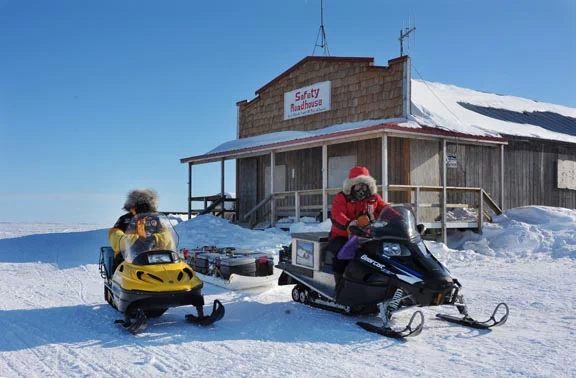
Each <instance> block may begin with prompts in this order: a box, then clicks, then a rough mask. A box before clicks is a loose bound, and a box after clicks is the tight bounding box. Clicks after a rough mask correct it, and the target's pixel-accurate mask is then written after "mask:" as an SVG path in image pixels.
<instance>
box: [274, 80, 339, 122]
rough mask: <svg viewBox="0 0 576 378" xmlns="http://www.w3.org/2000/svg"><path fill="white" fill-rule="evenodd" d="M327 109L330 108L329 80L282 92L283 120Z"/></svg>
mask: <svg viewBox="0 0 576 378" xmlns="http://www.w3.org/2000/svg"><path fill="white" fill-rule="evenodd" d="M327 110H330V82H329V81H323V82H321V83H316V84H313V85H310V86H308V87H303V88H299V89H296V90H293V91H292V92H287V93H284V120H287V119H292V118H298V117H303V116H307V115H310V114H315V113H320V112H325V111H327Z"/></svg>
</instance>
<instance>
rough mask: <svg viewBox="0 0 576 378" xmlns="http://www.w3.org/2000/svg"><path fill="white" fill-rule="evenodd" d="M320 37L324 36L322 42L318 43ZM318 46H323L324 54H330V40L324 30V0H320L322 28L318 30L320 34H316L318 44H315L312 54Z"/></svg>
mask: <svg viewBox="0 0 576 378" xmlns="http://www.w3.org/2000/svg"><path fill="white" fill-rule="evenodd" d="M319 38H322V40H321V43H320V44H318V39H319ZM316 47H321V48H322V49H324V56H330V50H328V41H327V40H326V31H325V30H324V0H320V30H318V35H317V36H316V44H315V45H314V50H313V51H312V55H314V53H315V52H316Z"/></svg>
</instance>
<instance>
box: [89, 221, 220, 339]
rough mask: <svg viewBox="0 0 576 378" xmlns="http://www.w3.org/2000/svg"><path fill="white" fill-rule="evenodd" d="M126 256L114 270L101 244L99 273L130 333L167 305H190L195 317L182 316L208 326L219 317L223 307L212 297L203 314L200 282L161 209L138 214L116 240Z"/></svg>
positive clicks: (111, 254)
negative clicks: (211, 306)
mask: <svg viewBox="0 0 576 378" xmlns="http://www.w3.org/2000/svg"><path fill="white" fill-rule="evenodd" d="M120 244H121V246H120V250H121V252H122V256H123V257H124V261H122V262H121V263H120V264H119V265H118V267H117V268H116V269H115V270H114V271H112V270H113V258H114V251H113V250H112V248H110V247H101V248H100V274H101V275H102V277H103V278H104V298H105V299H106V302H108V303H109V304H110V306H112V307H114V308H115V309H117V310H118V311H120V312H121V313H123V314H124V320H117V321H116V323H119V324H121V325H123V326H124V328H126V329H127V330H128V331H129V332H131V333H137V332H139V331H141V330H143V329H145V328H146V324H147V319H148V318H157V317H159V316H161V315H162V314H163V313H164V312H166V310H167V309H168V308H170V307H178V306H187V305H192V306H194V307H195V308H196V310H197V312H198V316H195V315H192V314H189V315H186V320H188V321H189V322H191V323H194V324H198V325H209V324H212V323H214V322H215V321H218V320H220V319H222V317H223V316H224V306H223V305H222V303H220V301H219V300H215V301H214V305H213V309H212V313H211V314H210V315H208V316H206V315H204V310H203V306H204V297H203V295H202V286H203V283H202V281H201V280H200V279H199V278H198V277H197V275H196V273H195V272H194V270H193V269H192V268H191V267H190V266H189V265H188V264H186V263H185V262H184V260H183V257H182V256H180V255H179V253H178V252H177V251H178V248H177V247H178V234H177V233H176V231H175V230H174V228H173V227H172V224H171V223H170V220H169V219H168V218H167V217H166V216H163V215H161V214H155V213H146V214H138V215H137V216H135V217H134V218H133V220H132V221H131V223H130V225H129V226H128V228H127V230H126V233H125V235H124V236H123V237H122V239H121V242H120Z"/></svg>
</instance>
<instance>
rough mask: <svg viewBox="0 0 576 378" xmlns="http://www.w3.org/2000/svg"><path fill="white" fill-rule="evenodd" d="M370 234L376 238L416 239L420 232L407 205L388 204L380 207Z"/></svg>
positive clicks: (418, 237)
mask: <svg viewBox="0 0 576 378" xmlns="http://www.w3.org/2000/svg"><path fill="white" fill-rule="evenodd" d="M371 235H372V237H373V238H376V239H385V238H387V237H389V238H394V239H406V240H413V241H416V240H417V239H420V234H419V233H418V230H417V228H416V219H415V218H414V214H413V213H412V209H411V208H410V207H409V206H407V205H388V206H386V207H384V208H383V209H382V211H381V212H380V215H379V216H378V219H377V220H376V222H374V224H372V230H371Z"/></svg>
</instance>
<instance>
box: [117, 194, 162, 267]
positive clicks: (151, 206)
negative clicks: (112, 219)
mask: <svg viewBox="0 0 576 378" xmlns="http://www.w3.org/2000/svg"><path fill="white" fill-rule="evenodd" d="M124 210H126V211H127V213H126V214H124V215H122V216H121V217H120V218H118V220H117V221H116V223H115V224H114V226H112V228H111V229H110V231H109V232H108V240H109V241H110V245H111V246H112V249H113V250H114V262H113V269H112V271H114V270H116V267H117V266H118V265H119V264H120V263H121V262H122V261H123V257H122V253H120V241H121V240H122V238H123V237H124V235H125V234H126V229H127V228H128V225H129V224H130V222H131V221H132V219H133V218H134V217H135V216H136V215H137V214H143V213H154V212H156V211H158V195H157V194H156V192H155V191H154V190H152V189H134V190H132V191H130V192H129V193H128V195H127V197H126V202H125V203H124Z"/></svg>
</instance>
